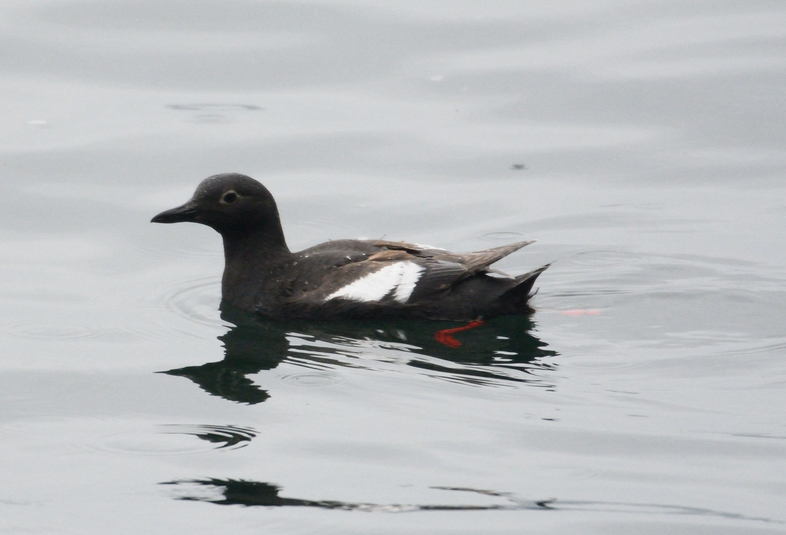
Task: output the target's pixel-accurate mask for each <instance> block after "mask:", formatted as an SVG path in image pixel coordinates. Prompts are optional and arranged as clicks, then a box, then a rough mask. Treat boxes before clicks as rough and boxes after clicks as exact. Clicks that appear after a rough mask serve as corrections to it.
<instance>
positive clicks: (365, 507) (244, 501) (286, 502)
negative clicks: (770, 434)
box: [161, 479, 784, 525]
mask: <svg viewBox="0 0 786 535" xmlns="http://www.w3.org/2000/svg"><path fill="white" fill-rule="evenodd" d="M161 484H162V485H173V486H175V487H177V496H176V499H178V500H187V501H198V502H206V503H214V504H218V505H246V506H268V507H317V508H320V509H337V510H343V511H365V512H371V513H373V512H380V513H399V512H411V511H493V510H506V511H512V510H523V509H539V510H558V511H559V510H561V511H582V512H597V513H625V514H632V515H646V516H653V515H655V516H658V515H663V516H666V517H672V516H699V517H706V518H723V519H730V520H741V521H749V522H761V523H765V524H777V525H783V524H784V523H783V522H781V521H779V520H776V519H772V518H767V517H757V516H748V515H744V514H741V513H735V512H731V511H719V510H715V509H706V508H703V507H691V506H688V505H681V504H663V503H642V502H611V501H584V500H564V501H563V500H557V499H556V498H548V499H543V500H524V499H521V498H519V497H517V496H516V495H515V494H513V493H510V492H497V491H493V490H483V489H473V488H467V487H437V486H435V487H431V488H432V489H434V490H442V491H452V492H466V493H472V494H477V495H481V496H486V497H490V498H500V499H502V500H504V501H503V502H502V503H488V504H378V503H368V502H343V501H338V500H307V499H302V498H288V497H286V496H281V495H280V494H279V493H280V492H281V487H279V486H277V485H274V484H271V483H264V482H259V481H247V480H240V479H183V480H177V481H166V482H163V483H161Z"/></svg>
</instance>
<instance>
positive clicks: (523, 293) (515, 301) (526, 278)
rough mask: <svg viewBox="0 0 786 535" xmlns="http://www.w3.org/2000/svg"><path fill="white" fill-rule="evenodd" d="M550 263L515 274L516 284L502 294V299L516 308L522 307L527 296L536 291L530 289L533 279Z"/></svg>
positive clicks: (533, 283) (525, 302)
mask: <svg viewBox="0 0 786 535" xmlns="http://www.w3.org/2000/svg"><path fill="white" fill-rule="evenodd" d="M550 265H551V264H546V265H545V266H542V267H539V268H537V269H533V270H532V271H529V272H527V273H524V274H522V275H519V276H517V277H516V285H515V286H513V287H512V288H510V289H508V290H507V291H506V292H505V293H504V294H502V300H503V301H506V302H508V303H509V304H510V305H512V306H513V307H515V308H516V309H521V308H524V307H525V306H526V305H527V301H528V300H529V298H530V297H532V296H533V295H535V293H536V292H533V291H532V287H533V286H534V285H535V281H536V280H537V279H538V277H539V276H540V274H541V273H543V272H544V271H546V270H547V269H548V268H549V266H550Z"/></svg>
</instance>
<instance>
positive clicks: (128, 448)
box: [89, 424, 257, 455]
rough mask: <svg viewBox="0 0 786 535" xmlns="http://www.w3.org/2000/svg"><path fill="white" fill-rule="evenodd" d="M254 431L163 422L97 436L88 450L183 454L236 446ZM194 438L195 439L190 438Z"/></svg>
mask: <svg viewBox="0 0 786 535" xmlns="http://www.w3.org/2000/svg"><path fill="white" fill-rule="evenodd" d="M256 435H257V432H256V430H254V429H252V428H250V427H240V426H234V425H201V424H163V425H158V426H155V427H152V428H144V429H140V430H137V431H123V432H118V433H112V434H109V435H105V436H104V437H101V439H100V440H98V441H96V442H93V443H91V444H89V447H90V448H91V449H96V450H99V451H106V452H111V453H131V454H135V455H187V454H193V453H200V452H205V451H210V450H217V449H238V448H242V447H244V446H247V445H248V444H249V443H250V442H251V440H253V439H254V437H256ZM194 437H196V438H198V439H199V440H194Z"/></svg>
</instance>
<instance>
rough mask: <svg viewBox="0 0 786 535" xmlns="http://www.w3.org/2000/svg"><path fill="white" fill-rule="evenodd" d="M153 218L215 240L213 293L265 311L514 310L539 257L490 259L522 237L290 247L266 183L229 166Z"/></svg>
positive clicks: (445, 315) (430, 314)
mask: <svg viewBox="0 0 786 535" xmlns="http://www.w3.org/2000/svg"><path fill="white" fill-rule="evenodd" d="M153 221H154V222H160V223H174V222H179V221H193V222H197V223H203V224H206V225H208V226H210V227H212V228H214V229H215V230H216V231H218V232H219V233H220V234H221V236H222V238H223V241H224V256H225V262H226V263H225V267H224V275H223V278H222V285H221V286H222V299H223V301H224V302H225V303H227V304H229V305H231V306H233V307H235V308H239V309H241V310H246V311H252V312H256V313H258V314H261V315H263V316H266V317H270V318H317V319H328V318H340V317H343V318H347V317H350V318H373V317H414V318H427V319H445V320H470V319H477V318H481V317H491V316H496V315H501V314H524V313H527V312H530V311H531V309H530V308H529V306H528V305H527V301H528V299H529V297H530V295H531V290H532V286H533V284H534V283H535V280H536V279H537V277H538V275H540V273H542V272H543V271H544V270H545V269H546V267H548V266H544V267H541V268H538V269H535V270H533V271H530V272H528V273H525V274H523V275H519V276H516V277H511V276H508V275H505V274H502V273H499V272H496V271H494V270H493V269H491V268H490V265H491V264H493V263H494V262H496V261H497V260H499V259H501V258H503V257H505V256H507V255H508V254H510V253H512V252H514V251H517V250H518V249H520V248H522V247H524V246H525V245H528V244H529V243H532V242H528V241H524V242H518V243H513V244H510V245H504V246H501V247H495V248H493V249H486V250H483V251H476V252H471V253H452V252H449V251H446V250H443V249H438V248H434V247H429V246H424V245H418V244H412V243H405V242H394V241H385V240H335V241H329V242H325V243H322V244H319V245H315V246H314V247H310V248H308V249H305V250H303V251H300V252H291V251H290V250H289V248H288V247H287V245H286V241H285V239H284V235H283V232H282V230H281V224H280V221H279V217H278V209H277V208H276V205H275V201H274V200H273V197H272V196H271V195H270V193H269V192H268V191H267V189H266V188H265V187H264V186H262V185H261V184H260V183H258V182H257V181H255V180H253V179H251V178H249V177H247V176H244V175H239V174H234V173H232V174H223V175H215V176H213V177H209V178H207V179H205V180H204V181H203V182H202V183H201V184H200V185H199V187H198V188H197V191H196V193H195V194H194V197H193V198H192V199H191V200H190V201H188V202H187V203H186V204H184V205H183V206H180V207H177V208H173V209H172V210H167V211H165V212H162V213H161V214H158V215H157V216H156V217H154V218H153Z"/></svg>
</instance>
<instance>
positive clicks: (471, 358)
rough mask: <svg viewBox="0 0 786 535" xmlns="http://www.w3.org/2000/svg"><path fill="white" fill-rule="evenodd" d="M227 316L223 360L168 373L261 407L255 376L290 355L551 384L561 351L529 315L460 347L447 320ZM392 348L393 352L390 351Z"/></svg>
mask: <svg viewBox="0 0 786 535" xmlns="http://www.w3.org/2000/svg"><path fill="white" fill-rule="evenodd" d="M221 317H222V319H224V320H226V321H228V322H230V323H232V324H234V326H233V327H230V329H229V330H228V331H227V332H226V333H225V334H224V335H222V336H220V337H219V339H220V340H221V341H222V343H223V346H224V359H223V360H221V361H218V362H209V363H206V364H202V365H198V366H186V367H184V368H178V369H174V370H168V371H164V372H161V373H166V374H169V375H177V376H181V377H187V378H188V379H191V380H192V381H194V382H195V383H196V384H198V385H199V386H200V388H202V389H203V390H204V391H206V392H208V393H209V394H212V395H215V396H220V397H222V398H224V399H227V400H229V401H235V402H238V403H248V404H255V403H261V402H263V401H265V400H266V399H267V398H268V397H270V394H269V392H268V391H266V390H263V389H261V388H259V387H258V386H257V385H256V384H254V382H253V381H252V380H251V379H249V377H248V376H249V375H253V374H256V373H259V372H261V371H263V370H271V369H273V368H275V367H277V366H278V365H279V364H280V363H282V362H284V361H285V360H286V361H287V362H288V363H291V364H296V365H299V366H304V367H308V368H316V369H326V368H334V367H356V368H369V367H370V364H369V363H370V362H373V360H372V361H369V360H368V359H367V358H365V359H363V360H361V359H360V357H361V356H363V357H368V356H369V355H371V356H372V357H375V356H379V355H383V356H379V358H380V359H382V360H384V359H389V358H391V354H392V355H394V356H395V359H397V360H400V359H401V358H402V357H403V358H404V359H406V364H407V365H409V366H412V367H415V368H418V369H420V370H423V373H426V374H427V375H430V376H433V377H435V378H439V379H444V380H449V381H455V382H462V383H467V384H474V385H499V384H504V383H505V382H511V381H513V382H525V383H530V384H532V385H533V386H540V387H551V386H553V385H551V384H549V383H548V382H547V381H545V380H544V379H543V377H542V376H541V375H542V374H537V373H536V372H539V371H544V370H550V369H553V368H554V366H555V365H554V364H553V363H550V362H546V361H543V360H542V359H543V358H544V357H550V356H554V355H556V352H554V351H552V350H550V349H547V348H546V344H545V343H544V342H543V341H541V340H540V339H538V338H536V337H535V336H533V335H532V334H531V332H530V331H531V329H532V328H533V324H532V322H531V320H530V319H528V318H527V317H508V318H497V319H495V320H493V321H490V322H488V323H486V324H484V325H482V326H480V327H478V328H475V329H472V330H469V331H466V332H462V333H459V334H457V335H456V338H457V339H460V342H461V345H460V346H459V347H449V346H446V345H443V344H442V343H440V342H439V341H437V340H436V339H435V337H434V335H435V333H436V332H437V331H438V330H440V329H444V328H448V327H455V326H456V324H455V323H442V322H416V321H398V322H391V321H388V322H358V321H352V322H340V321H330V322H272V321H268V320H263V319H260V318H257V317H255V316H252V315H249V314H246V313H242V312H237V311H235V310H230V309H224V310H222V313H221ZM391 351H392V353H386V352H391Z"/></svg>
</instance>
